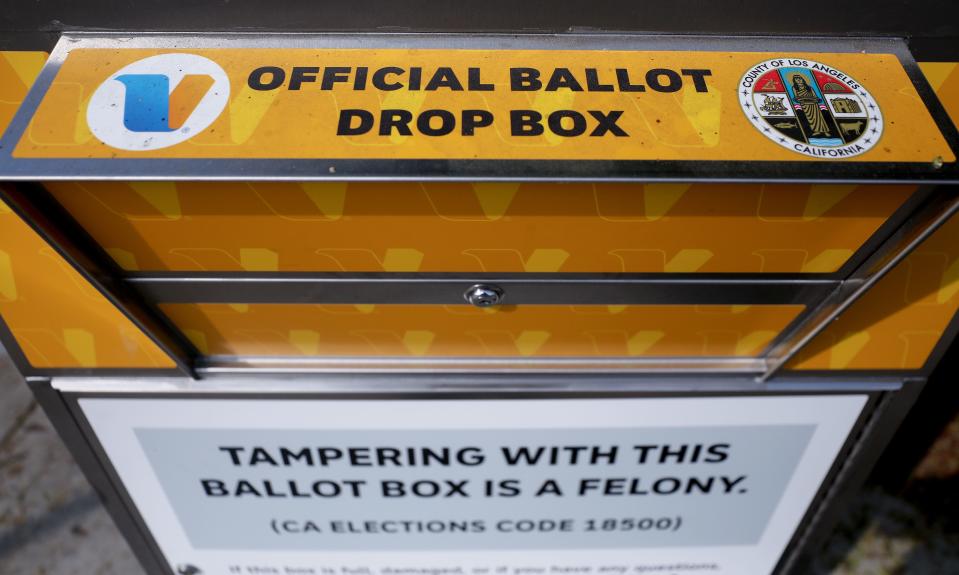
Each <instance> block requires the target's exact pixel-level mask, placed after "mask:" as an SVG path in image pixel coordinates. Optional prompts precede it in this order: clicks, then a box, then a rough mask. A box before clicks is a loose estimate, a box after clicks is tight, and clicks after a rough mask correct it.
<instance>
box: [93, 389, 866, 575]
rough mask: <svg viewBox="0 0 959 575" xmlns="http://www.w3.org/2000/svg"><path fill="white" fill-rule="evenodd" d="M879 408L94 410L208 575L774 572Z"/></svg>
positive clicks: (777, 404) (123, 403)
mask: <svg viewBox="0 0 959 575" xmlns="http://www.w3.org/2000/svg"><path fill="white" fill-rule="evenodd" d="M864 402H865V396H824V397H798V396H797V397H726V398H659V399H653V398H647V399H618V400H590V399H577V400H517V401H440V400H437V401H414V400H410V401H312V400H254V399H231V400H228V399H169V400H165V399H109V398H89V399H81V400H80V406H81V408H82V410H83V412H84V414H85V415H86V417H87V418H88V419H89V421H90V423H91V424H92V427H93V429H94V430H95V432H96V435H97V437H98V439H99V441H100V442H101V443H102V444H103V446H104V448H105V451H106V453H107V455H108V456H109V458H110V460H111V461H112V463H113V465H114V466H115V468H116V470H117V472H118V473H119V476H120V477H121V478H122V480H123V483H124V486H125V487H126V489H127V490H128V491H129V493H130V495H131V496H132V499H133V501H134V502H135V503H136V505H137V507H138V509H139V512H140V514H141V515H142V516H143V518H144V519H145V521H146V523H147V525H148V527H149V528H150V529H151V531H152V533H153V536H154V537H155V538H156V540H157V542H158V543H159V545H160V547H161V548H162V549H163V551H164V552H165V554H166V555H167V558H168V559H169V560H170V562H171V564H190V565H194V566H196V567H197V568H198V569H201V571H202V572H205V573H266V572H271V573H273V572H275V573H287V572H291V573H292V572H295V573H328V574H329V575H334V573H335V574H336V575H350V574H357V573H365V574H369V575H386V574H395V573H400V572H404V573H412V572H414V571H415V572H417V573H427V572H430V573H432V572H433V571H430V570H435V569H443V570H446V571H444V572H449V573H462V574H464V575H465V574H473V573H477V574H479V573H491V572H497V573H503V574H504V575H505V574H509V575H520V574H521V573H533V572H532V571H528V572H527V571H521V568H522V569H542V570H543V571H536V572H537V573H544V574H545V573H558V572H567V571H564V570H566V569H574V568H575V569H576V571H575V572H577V573H588V574H599V573H604V572H611V571H608V570H606V571H604V570H603V569H601V568H603V567H604V566H605V567H612V566H618V567H619V568H621V569H623V571H619V573H623V574H633V573H645V572H649V571H654V570H656V569H660V570H662V569H664V567H662V566H664V565H671V566H672V567H670V568H669V569H668V570H669V572H672V573H687V572H697V571H699V570H701V569H700V568H695V567H694V566H696V565H699V566H708V568H705V567H703V569H705V570H707V571H709V572H712V573H726V574H740V573H756V574H760V573H769V572H770V571H771V570H772V569H773V567H774V566H775V564H776V562H777V561H778V559H779V556H780V554H781V553H782V551H783V549H784V548H785V546H786V544H787V542H788V541H789V539H790V538H791V537H792V534H793V533H794V531H795V530H796V528H797V526H798V525H799V522H800V521H801V519H802V517H803V515H804V514H805V511H806V508H807V506H808V505H809V504H810V502H811V500H812V498H813V496H814V495H815V493H816V492H817V490H818V488H819V485H820V484H821V482H822V481H823V479H824V477H825V475H826V473H827V471H828V469H829V468H830V466H831V465H832V462H833V460H834V459H835V457H836V456H837V454H838V451H839V449H840V447H841V446H842V444H843V443H844V441H845V438H846V437H847V435H848V434H849V432H850V430H851V428H852V426H853V424H854V422H855V421H856V418H857V417H858V416H859V413H860V412H861V410H862V407H863V405H864ZM656 566H659V567H656ZM683 566H685V567H683ZM324 568H334V569H336V570H335V571H333V572H328V571H324V570H323V569H324ZM270 569H273V570H274V571H270ZM340 569H348V571H340ZM555 569H560V571H556V570H555ZM397 570H399V571H397ZM409 570H414V571H409ZM497 570H499V571H497ZM569 572H573V571H569Z"/></svg>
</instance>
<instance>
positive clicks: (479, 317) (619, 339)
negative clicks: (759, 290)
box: [160, 304, 802, 357]
mask: <svg viewBox="0 0 959 575" xmlns="http://www.w3.org/2000/svg"><path fill="white" fill-rule="evenodd" d="M160 308H161V310H162V311H163V312H165V313H166V314H167V316H168V317H169V318H170V319H171V320H172V321H173V323H174V324H176V325H177V326H178V327H180V328H181V329H183V330H184V332H185V333H186V334H187V335H188V336H189V337H190V339H191V340H192V341H193V342H194V343H195V344H197V345H198V346H201V347H203V348H204V349H205V351H207V352H208V353H210V354H214V355H224V354H225V355H266V356H347V357H354V356H356V357H368V356H390V357H452V356H461V357H494V356H496V357H562V356H581V357H589V356H593V357H612V356H624V357H630V356H635V357H639V356H664V357H666V356H672V357H675V356H691V357H712V356H737V357H749V356H755V355H757V354H759V353H760V352H762V351H763V350H764V349H765V348H766V346H767V345H768V344H769V342H770V341H772V339H773V338H774V337H775V336H776V335H777V334H778V333H780V332H781V331H782V329H783V328H784V327H785V326H786V325H787V324H788V323H789V322H790V321H792V320H793V319H794V318H795V317H796V315H797V314H798V313H799V312H800V311H802V306H795V305H775V306H772V305H770V306H735V307H731V306H692V305H676V306H639V305H637V306H558V305H526V306H502V307H496V308H489V309H477V308H473V307H469V306H437V305H375V306H374V305H369V306H353V305H307V304H249V306H247V307H246V309H245V311H238V310H236V309H235V308H234V307H232V306H230V305H228V304H163V305H161V306H160Z"/></svg>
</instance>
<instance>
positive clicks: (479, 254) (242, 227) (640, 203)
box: [46, 182, 915, 273]
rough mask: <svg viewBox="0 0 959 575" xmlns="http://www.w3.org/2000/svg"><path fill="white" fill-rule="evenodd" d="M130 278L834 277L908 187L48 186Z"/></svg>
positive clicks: (910, 189) (901, 199)
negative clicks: (250, 274)
mask: <svg viewBox="0 0 959 575" xmlns="http://www.w3.org/2000/svg"><path fill="white" fill-rule="evenodd" d="M46 186H47V189H48V190H49V191H50V192H51V193H52V194H53V196H54V197H55V198H56V199H57V200H58V201H59V202H60V203H61V204H62V205H63V206H64V207H65V208H66V209H67V210H68V211H69V212H70V214H71V215H72V216H73V217H74V218H76V219H77V221H78V222H80V224H81V225H83V226H84V227H85V228H86V229H87V231H88V232H89V233H90V234H91V235H92V236H93V237H94V239H96V240H97V241H98V242H99V243H100V245H101V246H103V247H104V248H105V249H106V251H107V252H108V253H109V254H110V255H111V256H113V258H114V259H115V260H116V262H117V263H118V264H120V266H122V267H123V268H124V269H127V270H130V271H137V270H139V271H155V270H171V271H177V270H179V271H184V270H189V271H256V272H268V271H307V272H309V271H326V272H384V271H385V272H579V273H588V272H593V273H595V272H612V273H623V272H625V273H643V272H646V273H659V272H667V273H692V272H698V273H711V272H712V273H717V272H718V273H723V272H725V273H750V272H753V273H756V272H758V273H784V272H785V273H789V272H793V273H830V272H835V271H837V270H838V269H839V268H840V267H841V266H843V264H845V263H846V261H847V260H848V259H849V258H850V257H851V256H852V255H853V254H854V253H855V252H856V251H857V250H858V249H860V247H861V246H862V245H863V243H864V242H865V241H866V240H867V239H868V238H869V237H870V236H872V235H873V234H874V233H875V232H876V230H877V229H878V228H879V227H880V226H881V225H882V224H883V222H885V221H886V220H887V219H888V218H889V217H891V216H892V215H893V213H894V212H895V211H896V210H897V209H898V208H899V207H900V206H901V205H902V204H903V203H904V202H905V201H906V199H907V198H908V197H909V196H910V194H912V193H913V192H914V191H915V186H880V185H871V186H851V185H825V184H822V185H812V186H810V185H799V184H778V185H772V184H770V185H762V184H692V185H690V184H645V185H644V184H636V183H595V184H594V183H579V182H574V183H564V184H557V183H553V182H524V183H491V182H487V183H466V182H349V183H347V182H312V183H305V182H130V183H124V182H51V183H48V184H47V185H46Z"/></svg>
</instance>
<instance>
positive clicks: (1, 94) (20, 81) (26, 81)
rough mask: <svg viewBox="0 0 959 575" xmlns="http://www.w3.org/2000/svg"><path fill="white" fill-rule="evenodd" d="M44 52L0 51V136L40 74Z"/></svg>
mask: <svg viewBox="0 0 959 575" xmlns="http://www.w3.org/2000/svg"><path fill="white" fill-rule="evenodd" d="M46 61H47V54H46V52H2V51H0V135H2V134H3V132H4V130H6V129H7V125H8V124H9V123H10V120H12V119H13V115H14V114H15V113H16V111H17V108H19V107H20V102H22V101H23V99H24V98H25V97H26V95H27V91H28V90H29V89H30V86H31V85H32V84H33V81H34V80H35V79H36V77H37V76H38V75H39V74H40V69H41V68H43V63H44V62H46Z"/></svg>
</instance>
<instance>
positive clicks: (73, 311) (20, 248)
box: [0, 201, 174, 368]
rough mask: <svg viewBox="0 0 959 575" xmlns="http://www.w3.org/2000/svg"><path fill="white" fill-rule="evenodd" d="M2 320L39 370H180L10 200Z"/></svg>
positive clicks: (0, 277)
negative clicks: (11, 206) (30, 223)
mask: <svg viewBox="0 0 959 575" xmlns="http://www.w3.org/2000/svg"><path fill="white" fill-rule="evenodd" d="M0 317H2V318H3V321H4V322H5V323H6V325H7V327H8V328H9V329H10V331H11V332H12V333H13V337H14V338H15V339H16V340H17V343H18V344H19V345H20V348H21V350H22V351H23V353H24V355H25V356H26V357H27V360H28V361H29V362H30V364H31V365H32V366H33V367H36V368H90V367H117V368H119V367H123V368H172V367H174V363H173V361H172V360H171V359H170V358H169V357H168V356H167V355H166V354H164V353H163V352H162V351H161V350H160V349H159V348H157V346H156V345H155V344H154V343H153V342H152V341H151V340H150V339H149V338H147V337H146V336H145V335H144V334H143V332H141V331H140V330H139V329H138V328H137V327H136V326H134V325H133V323H131V322H130V320H128V319H127V318H126V317H125V316H124V315H123V314H122V313H120V311H119V310H118V309H117V308H116V307H115V306H113V304H111V303H110V302H109V301H107V299H106V298H104V297H103V295H101V294H100V292H98V291H97V290H96V289H94V288H93V286H91V285H90V284H89V283H88V282H87V281H86V280H84V279H83V277H82V276H81V275H80V274H79V273H77V272H76V270H74V269H73V268H72V267H71V266H70V264H68V263H67V262H66V261H64V259H63V258H62V257H60V255H59V254H57V253H56V252H55V251H54V250H53V248H51V247H50V246H49V245H48V244H47V243H46V242H45V241H44V240H43V239H42V238H40V236H38V235H37V234H36V233H35V232H34V231H33V229H32V228H30V227H29V226H28V225H27V224H26V223H24V222H23V220H21V219H20V218H19V217H18V216H17V215H16V214H14V213H13V212H12V211H10V210H9V209H8V207H7V206H6V205H5V204H4V203H3V202H2V201H0Z"/></svg>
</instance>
